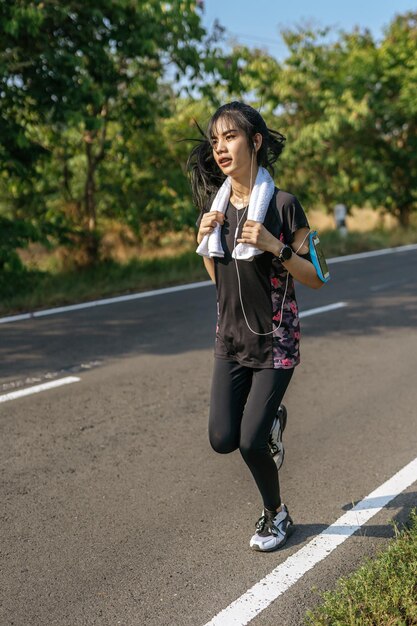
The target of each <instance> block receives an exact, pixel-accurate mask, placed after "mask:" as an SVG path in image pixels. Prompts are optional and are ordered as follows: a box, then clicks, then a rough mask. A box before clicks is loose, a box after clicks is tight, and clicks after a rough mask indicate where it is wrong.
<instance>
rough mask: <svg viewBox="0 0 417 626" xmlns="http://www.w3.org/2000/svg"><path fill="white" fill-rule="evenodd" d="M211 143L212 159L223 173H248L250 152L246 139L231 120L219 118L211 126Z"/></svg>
mask: <svg viewBox="0 0 417 626" xmlns="http://www.w3.org/2000/svg"><path fill="white" fill-rule="evenodd" d="M211 143H212V146H213V156H214V160H215V161H216V163H217V165H218V166H219V167H220V169H221V171H222V172H223V174H225V175H226V176H231V177H232V178H235V177H236V176H242V175H247V174H248V173H249V170H250V166H251V158H252V154H251V151H250V150H249V146H248V139H247V136H246V134H245V133H244V132H243V130H241V129H239V128H237V126H236V124H234V123H233V121H231V120H229V119H227V118H220V119H219V120H218V121H217V124H216V125H215V127H214V128H213V131H212V135H211ZM254 162H255V163H256V159H254Z"/></svg>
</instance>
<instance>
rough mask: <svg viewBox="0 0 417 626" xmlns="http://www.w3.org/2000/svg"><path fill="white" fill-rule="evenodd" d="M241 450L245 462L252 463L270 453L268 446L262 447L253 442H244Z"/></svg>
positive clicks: (240, 447)
mask: <svg viewBox="0 0 417 626" xmlns="http://www.w3.org/2000/svg"><path fill="white" fill-rule="evenodd" d="M239 450H240V453H241V455H242V456H243V458H244V459H245V460H247V461H251V460H256V459H257V458H258V457H259V456H263V455H264V454H265V452H267V451H268V446H267V445H266V444H265V445H261V446H260V445H259V444H257V443H255V442H253V441H244V440H242V441H241V442H240V445H239Z"/></svg>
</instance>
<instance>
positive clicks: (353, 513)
mask: <svg viewBox="0 0 417 626" xmlns="http://www.w3.org/2000/svg"><path fill="white" fill-rule="evenodd" d="M416 480H417V458H416V459H414V461H411V463H409V464H408V465H406V466H405V467H403V469H401V470H400V471H399V472H397V473H396V474H394V476H393V477H392V478H390V479H389V480H387V481H386V482H385V483H384V484H383V485H381V486H380V487H378V488H377V489H375V491H373V492H372V493H370V494H369V496H367V497H366V498H364V499H363V500H361V501H360V502H358V504H356V505H355V506H354V507H353V508H352V509H351V510H350V511H348V512H347V513H345V514H344V515H342V517H339V519H338V520H336V521H335V522H334V524H332V525H331V526H329V527H328V528H326V530H324V531H323V532H322V533H320V535H317V537H315V538H314V539H313V540H312V541H310V542H309V543H308V544H307V545H306V546H304V548H301V550H299V551H298V552H296V553H295V554H293V555H292V556H290V557H288V559H287V560H286V561H284V562H283V563H281V565H278V567H276V568H275V569H274V570H273V571H272V572H271V573H270V574H268V575H267V576H265V578H263V579H262V580H260V581H259V582H258V583H256V584H255V585H254V586H253V587H251V588H250V589H249V590H248V591H246V593H244V594H243V595H242V596H240V598H238V599H237V600H235V601H234V602H232V604H230V605H229V606H228V607H227V608H225V609H224V610H223V611H221V612H220V613H218V614H217V615H216V616H215V617H213V619H212V620H211V621H210V622H207V624H205V626H244V625H245V624H248V623H249V622H250V621H252V620H253V619H254V618H255V617H256V616H257V615H258V614H259V613H261V611H263V610H264V609H266V608H267V607H268V606H269V605H270V604H271V602H273V601H274V600H276V599H277V598H278V597H279V596H280V595H281V594H283V593H284V592H285V591H287V589H289V588H290V587H291V586H292V585H294V583H296V582H297V581H298V580H299V579H300V578H301V577H302V576H303V575H304V574H305V573H306V572H308V571H309V570H310V569H312V568H313V567H314V566H315V565H316V564H317V563H319V562H320V561H321V560H323V559H324V558H326V556H328V555H329V554H330V553H331V552H333V550H335V549H336V548H337V547H338V546H339V545H340V544H342V543H343V542H344V541H346V539H347V538H348V537H350V536H351V535H353V533H355V532H356V531H357V530H359V529H360V528H361V527H362V526H363V524H365V523H366V522H368V521H369V520H370V519H371V518H372V517H374V515H376V514H377V513H379V511H381V509H383V507H384V506H386V505H387V504H388V503H389V502H391V500H393V499H394V498H396V497H397V496H398V495H399V494H400V493H402V492H403V491H404V490H405V489H407V487H409V486H410V485H412V484H413V483H414V482H415V481H416Z"/></svg>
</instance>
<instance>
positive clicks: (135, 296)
mask: <svg viewBox="0 0 417 626" xmlns="http://www.w3.org/2000/svg"><path fill="white" fill-rule="evenodd" d="M410 250H417V244H409V245H407V246H400V247H397V248H384V249H383V250H373V251H371V252H360V253H358V254H348V255H345V256H339V257H333V258H331V259H328V261H327V262H328V263H329V264H333V263H344V262H345V261H355V260H356V259H366V258H368V257H373V256H381V255H382V254H394V253H396V252H409V251H410ZM208 286H214V285H213V283H212V282H211V280H204V281H202V282H199V283H189V284H188V285H177V286H176V287H165V288H164V289H154V290H153V291H142V292H140V293H132V294H129V295H127V296H116V297H114V298H103V299H102V300H92V301H91V302H82V303H81V304H70V305H68V306H60V307H55V308H54V309H45V310H43V311H34V312H31V313H20V314H19V315H9V316H7V317H0V324H7V323H8V322H20V321H22V320H29V319H32V318H33V317H44V316H45V315H55V314H57V313H68V312H70V311H79V310H80V309H90V308H92V307H96V306H105V305H107V304H117V303H118V302H129V301H130V300H140V299H142V298H151V297H153V296H161V295H164V294H168V293H175V292H177V291H187V290H188V289H197V288H199V287H208Z"/></svg>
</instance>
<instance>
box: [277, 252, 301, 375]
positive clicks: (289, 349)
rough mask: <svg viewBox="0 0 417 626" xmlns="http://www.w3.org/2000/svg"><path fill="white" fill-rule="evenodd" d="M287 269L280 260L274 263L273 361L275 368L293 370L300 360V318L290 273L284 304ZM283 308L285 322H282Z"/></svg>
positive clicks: (283, 320)
mask: <svg viewBox="0 0 417 626" xmlns="http://www.w3.org/2000/svg"><path fill="white" fill-rule="evenodd" d="M286 281H287V271H286V270H285V268H284V267H283V265H282V264H281V263H279V261H276V262H275V263H273V264H272V266H271V274H270V284H271V303H272V328H273V329H274V332H273V334H272V361H273V366H274V369H279V368H282V369H289V368H292V367H295V366H296V365H298V364H299V362H300V320H299V316H298V306H297V301H296V299H295V289H294V280H293V278H292V276H291V274H288V287H287V293H286V296H285V302H284V306H283V307H282V299H283V297H284V293H285V286H286ZM281 309H282V321H281Z"/></svg>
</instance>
